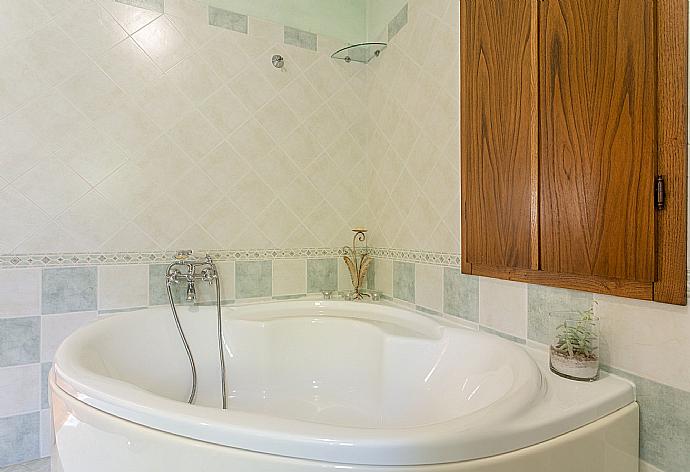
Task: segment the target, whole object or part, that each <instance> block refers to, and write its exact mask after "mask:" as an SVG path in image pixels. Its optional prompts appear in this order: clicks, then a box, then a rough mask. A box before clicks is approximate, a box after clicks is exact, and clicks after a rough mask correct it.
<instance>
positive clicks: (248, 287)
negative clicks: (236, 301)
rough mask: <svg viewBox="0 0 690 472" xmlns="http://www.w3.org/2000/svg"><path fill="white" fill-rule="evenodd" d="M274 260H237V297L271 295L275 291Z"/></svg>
mask: <svg viewBox="0 0 690 472" xmlns="http://www.w3.org/2000/svg"><path fill="white" fill-rule="evenodd" d="M272 278H273V264H272V261H237V262H235V291H236V296H237V298H260V297H270V296H271V294H272V292H273V280H272Z"/></svg>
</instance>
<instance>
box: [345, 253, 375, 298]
mask: <svg viewBox="0 0 690 472" xmlns="http://www.w3.org/2000/svg"><path fill="white" fill-rule="evenodd" d="M353 288H354V287H353V286H352V277H351V276H350V270H349V269H348V268H347V264H346V263H345V261H344V260H343V258H342V257H339V258H338V290H352V289H353ZM372 288H373V285H372Z"/></svg>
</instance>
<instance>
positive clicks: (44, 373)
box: [41, 362, 53, 409]
mask: <svg viewBox="0 0 690 472" xmlns="http://www.w3.org/2000/svg"><path fill="white" fill-rule="evenodd" d="M52 368H53V363H52V362H44V363H42V364H41V409H46V408H50V389H49V388H48V376H49V375H50V369H52Z"/></svg>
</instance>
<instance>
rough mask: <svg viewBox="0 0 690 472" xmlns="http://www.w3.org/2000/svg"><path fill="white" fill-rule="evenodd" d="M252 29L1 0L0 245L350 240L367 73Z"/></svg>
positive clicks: (97, 1) (278, 33)
mask: <svg viewBox="0 0 690 472" xmlns="http://www.w3.org/2000/svg"><path fill="white" fill-rule="evenodd" d="M248 29H249V34H242V33H238V32H234V31H230V30H227V29H223V28H219V27H215V26H209V25H208V15H207V6H206V4H205V3H204V2H203V1H197V0H167V1H166V2H165V14H160V13H157V12H152V11H148V10H142V9H139V8H134V7H131V6H128V5H124V4H121V3H118V2H115V1H113V0H62V1H59V2H44V1H38V0H25V1H21V2H20V1H7V2H2V3H1V4H0V63H2V68H0V166H2V168H3V172H2V179H0V219H1V220H2V221H4V222H5V223H4V228H3V232H2V234H1V235H0V253H11V252H15V253H37V252H77V251H79V252H86V251H142V250H158V249H171V248H178V247H181V246H185V247H195V248H202V247H203V248H233V249H234V248H238V249H242V248H266V247H316V246H318V247H325V246H331V245H334V244H340V243H341V242H343V243H344V242H347V235H348V232H349V228H351V227H352V226H354V225H361V224H363V222H364V220H365V218H366V210H367V209H366V206H365V204H364V202H365V198H364V196H363V195H362V194H361V192H362V189H361V188H360V183H359V181H358V180H355V179H353V178H350V177H351V176H352V175H353V174H352V169H353V168H355V167H357V166H360V167H361V166H362V165H363V162H364V161H363V159H364V147H365V141H364V139H365V136H362V135H361V128H362V127H361V122H362V121H363V120H362V117H363V110H364V102H363V98H364V93H363V84H364V81H365V69H364V67H363V66H361V65H359V64H355V63H352V64H345V63H344V62H334V61H332V60H330V59H329V55H330V54H331V53H332V52H333V51H335V50H336V49H337V48H338V47H339V46H340V45H341V44H340V43H338V42H337V41H334V40H330V39H328V38H323V37H320V38H319V43H320V44H319V51H318V52H312V51H308V50H306V49H300V48H298V47H294V46H288V45H284V44H283V26H282V25H277V24H273V23H268V22H264V21H261V20H257V19H254V18H250V19H249V28H248ZM273 54H281V55H283V56H284V57H285V59H286V66H285V68H284V69H280V70H279V69H276V68H274V67H273V66H272V65H271V57H272V55H273ZM317 222H318V224H317ZM341 235H343V236H342V237H341Z"/></svg>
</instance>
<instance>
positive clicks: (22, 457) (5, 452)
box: [0, 411, 41, 467]
mask: <svg viewBox="0 0 690 472" xmlns="http://www.w3.org/2000/svg"><path fill="white" fill-rule="evenodd" d="M40 422H41V420H40V413H39V412H37V411H36V412H34V413H27V414H24V415H16V416H8V417H6V418H0V467H5V466H8V465H12V464H18V463H20V462H26V461H30V460H33V459H38V457H39V455H40V445H39V440H40V439H39V438H40Z"/></svg>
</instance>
